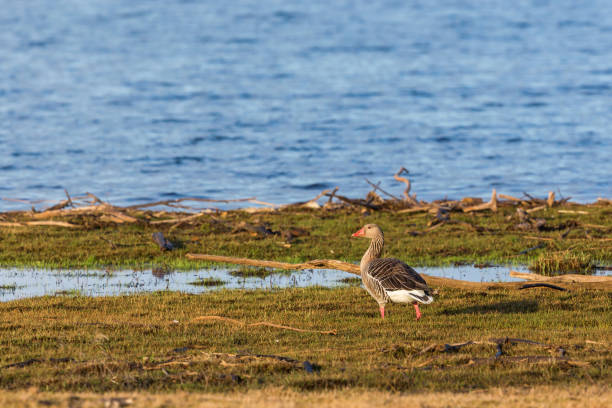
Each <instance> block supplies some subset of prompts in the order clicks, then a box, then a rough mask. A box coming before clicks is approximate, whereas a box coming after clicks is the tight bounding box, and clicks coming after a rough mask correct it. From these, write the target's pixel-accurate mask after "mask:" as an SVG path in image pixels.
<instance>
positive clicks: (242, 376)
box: [0, 204, 612, 407]
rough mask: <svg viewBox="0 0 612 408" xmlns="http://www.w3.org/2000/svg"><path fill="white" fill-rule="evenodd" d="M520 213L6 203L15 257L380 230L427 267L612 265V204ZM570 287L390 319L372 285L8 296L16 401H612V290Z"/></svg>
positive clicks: (288, 254) (102, 259)
mask: <svg viewBox="0 0 612 408" xmlns="http://www.w3.org/2000/svg"><path fill="white" fill-rule="evenodd" d="M515 214H516V208H514V207H512V206H502V207H500V209H499V211H497V212H495V213H493V212H490V211H484V212H477V213H471V214H466V213H462V212H456V211H455V212H452V213H451V214H450V222H448V220H447V221H444V222H439V217H437V216H436V215H435V214H432V213H429V212H422V213H398V212H397V211H375V212H369V213H364V212H362V211H357V210H355V209H342V208H341V209H334V210H323V209H319V210H308V209H304V208H294V209H291V210H280V211H274V212H261V213H248V212H245V211H230V212H220V213H217V214H203V215H201V216H199V217H197V218H192V219H190V220H189V222H185V223H179V224H177V223H172V222H169V223H159V224H153V223H151V222H150V220H151V219H152V218H153V219H155V220H159V218H160V214H159V213H157V214H153V213H152V212H148V211H134V212H130V213H129V215H130V216H132V217H134V218H136V220H137V221H136V222H131V223H116V222H108V221H105V220H104V219H102V218H101V217H99V216H95V215H91V214H81V215H78V214H77V215H71V216H64V217H61V218H57V220H58V221H62V222H69V223H70V224H72V225H73V227H72V228H65V227H57V226H48V225H45V226H32V225H27V224H26V223H27V222H28V220H31V219H32V218H31V217H32V214H28V213H11V214H6V213H5V214H0V225H1V226H0V264H1V265H4V266H39V267H55V268H72V267H76V268H89V267H91V268H101V267H102V268H121V267H133V268H146V267H155V268H162V269H164V268H168V269H189V268H198V267H202V266H210V264H207V263H203V262H198V261H191V260H187V259H186V258H185V254H186V253H188V252H194V253H209V254H215V255H228V256H238V257H248V258H257V259H267V260H278V261H286V262H302V261H307V260H311V259H317V258H333V259H339V260H344V261H349V262H355V261H358V260H359V258H360V257H361V255H362V254H363V252H364V250H365V248H366V246H367V242H366V241H365V240H357V239H351V237H350V235H351V233H353V232H355V231H356V230H357V229H358V228H359V227H361V226H362V225H363V224H365V223H377V224H379V225H380V226H381V227H382V228H383V230H384V231H385V238H386V242H387V246H386V254H387V255H389V256H395V257H398V258H400V259H403V260H404V261H406V262H408V263H410V264H413V265H416V266H418V265H445V264H452V263H496V264H502V263H510V264H518V263H522V264H528V265H530V267H531V268H532V269H533V270H534V271H536V272H539V273H557V272H570V271H571V272H581V273H590V272H592V271H593V268H594V266H602V265H610V264H612V251H611V250H610V249H611V247H612V241H611V239H610V238H611V237H610V232H611V231H612V217H610V215H612V207H611V206H610V205H604V204H601V205H599V204H594V205H576V204H564V205H562V206H555V207H553V208H544V209H541V210H538V211H537V213H535V212H534V213H533V214H532V217H533V218H535V217H537V220H536V221H535V222H532V224H531V225H532V227H530V226H529V225H527V226H525V224H524V223H523V225H521V224H520V222H519V220H517V219H516V216H515ZM163 217H164V215H162V219H163ZM166 217H167V218H169V219H171V218H176V217H177V214H176V213H169V214H167V215H166ZM536 225H537V227H536ZM157 231H161V232H163V234H164V235H165V236H166V237H167V238H168V239H169V240H170V241H171V242H172V243H173V244H174V246H175V249H174V250H172V251H161V250H160V248H159V247H158V246H157V244H155V243H154V242H153V240H152V238H151V237H152V234H153V233H154V232H157ZM267 272H268V271H267V270H266V269H263V268H257V269H253V268H241V269H238V270H237V271H236V272H235V274H236V275H237V276H242V275H251V274H255V275H259V274H265V273H267ZM349 279H350V278H349ZM216 283H217V282H213V281H207V280H203V281H197V282H194V284H201V285H214V284H216ZM566 286H568V287H569V289H570V290H569V291H568V292H557V291H552V290H550V289H541V288H537V289H529V290H521V291H519V290H517V289H516V287H515V286H508V287H495V286H493V285H483V286H480V287H477V288H476V289H475V288H471V289H458V288H450V287H444V286H443V285H442V286H440V287H438V286H436V289H438V290H439V295H438V296H437V298H436V301H435V302H434V303H433V304H431V305H427V306H424V307H423V308H422V311H423V315H424V317H423V319H422V320H421V321H419V322H416V321H415V320H414V311H413V310H412V308H411V307H406V306H400V305H391V306H389V307H388V311H387V318H386V319H385V320H384V321H382V320H381V319H380V318H379V315H378V310H377V305H376V304H375V302H374V301H373V300H372V299H371V298H370V297H369V296H368V295H367V293H366V292H365V291H364V290H363V289H362V288H361V287H360V286H359V285H358V286H347V287H341V288H335V289H327V288H320V287H310V288H301V289H285V290H272V291H264V290H252V291H251V290H249V291H245V290H223V289H222V290H219V291H213V292H208V293H206V294H202V295H189V294H183V293H173V292H158V293H152V294H142V295H134V296H117V297H102V298H87V297H81V296H55V297H41V298H32V299H23V300H18V301H11V302H6V303H0V348H1V349H2V351H3V353H2V354H1V355H0V389H1V390H2V392H1V393H0V405H3V406H41V405H45V406H65V407H73V406H83V407H87V406H127V405H126V404H128V403H131V405H133V406H147V407H157V406H160V407H161V406H187V407H189V406H246V405H248V406H251V407H253V406H255V407H257V406H287V405H294V406H311V405H313V404H316V405H322V406H338V407H339V406H381V405H388V404H394V403H395V404H402V405H403V404H406V403H408V402H410V404H411V405H413V406H422V407H438V406H470V407H474V406H476V407H479V406H483V407H484V406H493V405H503V406H510V407H514V406H516V407H522V406H550V405H551V404H554V405H555V406H561V407H565V406H568V407H569V406H578V405H579V406H585V405H586V406H594V407H597V406H602V407H603V406H609V403H610V401H611V400H612V396H611V394H610V390H609V387H608V384H609V383H610V382H611V381H612V344H611V343H610V333H612V296H611V292H610V290H609V289H604V288H603V287H602V288H600V289H597V286H596V285H595V286H590V287H587V286H585V285H579V284H569V285H566ZM256 323H263V324H256ZM293 329H299V330H305V331H296V330H293ZM320 331H323V332H329V331H333V332H334V333H336V334H335V335H332V334H329V333H328V334H322V333H319V332H320ZM512 339H514V340H512ZM470 342H471V343H470ZM466 343H467V344H466ZM577 399H578V400H577ZM113 404H114V405H113ZM122 404H124V405H122Z"/></svg>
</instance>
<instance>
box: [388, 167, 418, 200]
mask: <svg viewBox="0 0 612 408" xmlns="http://www.w3.org/2000/svg"><path fill="white" fill-rule="evenodd" d="M402 173H406V174H409V172H408V170H407V169H406V168H405V167H402V168H401V169H399V170H398V172H397V173H395V174H394V175H393V178H394V179H395V180H397V181H399V182H400V183H404V184H406V188H405V189H404V200H406V201H408V202H409V203H411V204H417V202H416V196H410V187H411V185H410V179H409V178H408V177H401V174H402Z"/></svg>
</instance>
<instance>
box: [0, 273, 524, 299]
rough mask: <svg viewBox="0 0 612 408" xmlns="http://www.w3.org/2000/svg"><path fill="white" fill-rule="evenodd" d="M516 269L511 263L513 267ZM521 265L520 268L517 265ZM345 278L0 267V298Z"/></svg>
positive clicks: (483, 278)
mask: <svg viewBox="0 0 612 408" xmlns="http://www.w3.org/2000/svg"><path fill="white" fill-rule="evenodd" d="M418 269H419V272H421V273H424V274H426V275H432V276H441V277H444V278H451V279H460V280H469V281H474V282H517V281H521V279H516V278H512V277H510V275H509V273H510V269H509V268H507V267H492V268H485V269H482V268H475V267H473V266H471V265H465V266H457V267H428V268H425V267H424V268H418ZM515 269H516V268H515ZM517 270H519V271H523V272H524V271H526V270H525V269H517ZM207 278H215V279H218V280H220V281H221V282H222V284H221V285H218V286H201V285H193V282H197V281H200V280H202V279H207ZM345 278H359V277H358V276H356V275H353V274H350V273H346V272H342V271H337V270H327V269H323V270H305V271H295V272H292V273H278V274H272V275H269V276H266V277H265V278H258V277H246V278H242V277H235V276H232V275H231V274H230V271H229V270H226V269H211V270H200V271H189V272H170V273H159V272H156V273H153V271H152V270H143V271H134V270H117V271H104V270H68V271H66V270H49V269H22V268H10V269H0V301H9V300H14V299H21V298H27V297H34V296H44V295H51V296H53V295H82V296H114V295H127V294H136V293H143V292H153V291H160V290H174V291H181V292H187V293H203V292H207V291H210V290H215V289H219V288H227V289H279V288H288V287H305V286H314V285H319V286H325V287H336V286H341V285H347V284H350V283H346V282H343V281H342V280H343V279H345Z"/></svg>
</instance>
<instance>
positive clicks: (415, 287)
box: [353, 224, 433, 320]
mask: <svg viewBox="0 0 612 408" xmlns="http://www.w3.org/2000/svg"><path fill="white" fill-rule="evenodd" d="M353 236H354V237H365V238H371V239H372V241H371V242H370V247H369V248H368V250H367V251H366V253H365V254H364V255H363V258H361V264H360V265H359V267H360V269H361V280H362V281H363V286H365V288H366V290H367V291H368V293H369V294H370V295H371V296H372V297H373V298H374V299H375V300H376V301H377V302H378V305H379V306H380V317H382V318H383V319H384V318H385V304H387V303H388V302H393V303H412V304H413V305H414V310H415V311H416V319H417V320H419V319H420V318H421V311H420V310H419V303H418V302H420V303H425V304H427V303H431V302H433V297H432V296H431V295H432V290H431V289H430V288H429V286H427V283H426V282H425V279H423V278H422V277H421V275H419V274H418V273H417V272H416V271H415V270H414V269H412V268H411V267H409V266H408V265H406V264H405V263H403V262H402V261H400V260H399V259H395V258H381V257H380V255H381V253H382V250H383V246H384V244H385V237H384V235H383V232H382V230H381V229H380V227H378V225H376V224H367V225H365V226H364V227H363V228H361V229H360V230H359V231H357V232H356V233H354V234H353Z"/></svg>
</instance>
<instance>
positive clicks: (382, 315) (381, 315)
mask: <svg viewBox="0 0 612 408" xmlns="http://www.w3.org/2000/svg"><path fill="white" fill-rule="evenodd" d="M380 317H382V318H383V319H384V318H385V306H384V305H382V306H380Z"/></svg>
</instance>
